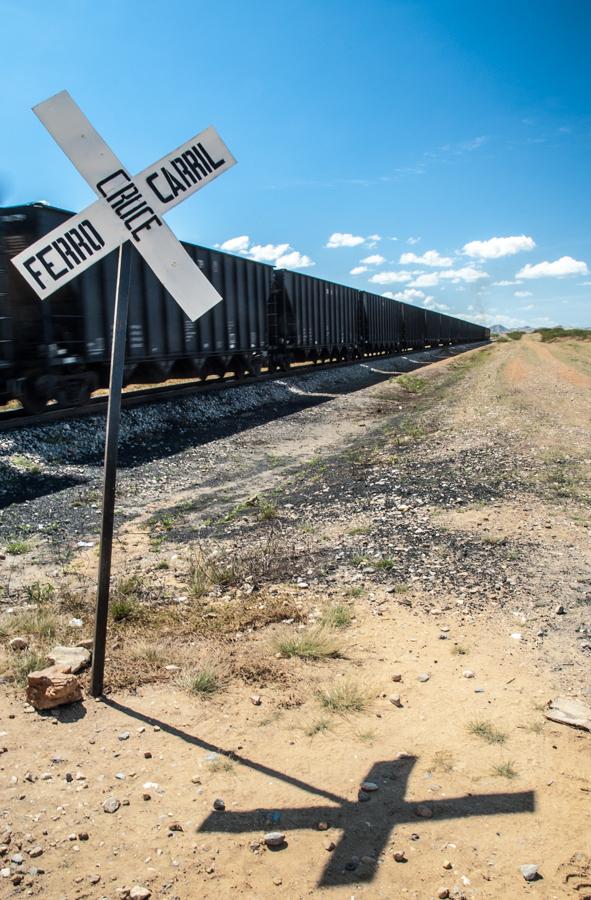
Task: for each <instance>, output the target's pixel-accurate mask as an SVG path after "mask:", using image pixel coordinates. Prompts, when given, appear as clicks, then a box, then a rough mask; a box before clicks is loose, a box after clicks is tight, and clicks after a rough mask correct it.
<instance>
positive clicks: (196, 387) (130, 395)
mask: <svg viewBox="0 0 591 900" xmlns="http://www.w3.org/2000/svg"><path fill="white" fill-rule="evenodd" d="M479 346H482V345H481V344H480V343H478V344H469V345H466V344H459V345H457V346H455V347H446V348H443V347H440V348H435V349H434V350H433V351H432V352H433V356H432V358H431V359H430V360H427V361H417V365H421V364H422V365H426V364H428V362H431V361H432V362H435V361H436V360H437V359H442V358H443V355H444V353H445V354H452V355H453V354H455V353H463V352H465V351H466V350H470V349H476V348H477V347H479ZM430 352H431V351H429V350H416V351H411V352H409V353H396V354H393V355H392V356H368V357H364V359H354V360H347V361H346V362H339V363H329V364H325V365H316V364H314V363H309V364H305V365H299V366H295V367H292V368H290V369H289V370H288V371H287V372H263V373H262V374H260V375H253V376H250V377H247V378H234V377H225V378H220V379H218V380H216V381H209V382H202V381H190V382H185V383H183V384H180V385H179V384H173V385H164V386H158V387H153V388H140V389H138V390H130V391H125V392H124V393H123V395H122V398H121V405H122V406H123V407H125V408H126V409H131V408H133V407H136V406H146V405H148V404H151V403H165V402H167V401H170V400H176V399H181V398H184V397H191V396H195V395H197V394H209V393H212V392H215V391H222V390H228V389H231V388H238V387H244V386H245V385H252V384H263V383H264V382H266V381H278V380H281V379H284V378H293V377H295V376H298V375H306V374H308V373H309V372H319V371H323V370H326V369H343V368H348V367H349V366H355V365H362V364H364V365H369V366H371V365H372V364H373V363H376V362H385V361H387V360H389V359H390V360H392V359H399V358H401V357H403V358H405V359H408V358H409V357H413V356H416V355H419V354H424V353H430ZM376 371H377V370H376ZM385 374H388V375H401V374H403V373H402V372H387V373H385ZM108 400H109V398H108V396H107V395H104V396H101V397H92V398H91V399H90V400H89V401H88V403H85V404H83V405H81V406H67V407H62V406H60V407H57V406H56V407H52V406H49V407H48V408H47V412H43V413H40V414H38V415H28V414H27V413H26V412H25V410H24V409H15V410H8V411H6V412H2V413H0V432H4V431H13V430H15V429H17V428H30V427H32V426H35V425H48V424H50V423H52V422H63V421H65V420H67V419H77V418H81V417H83V416H98V415H101V414H104V413H106V410H107V403H108Z"/></svg>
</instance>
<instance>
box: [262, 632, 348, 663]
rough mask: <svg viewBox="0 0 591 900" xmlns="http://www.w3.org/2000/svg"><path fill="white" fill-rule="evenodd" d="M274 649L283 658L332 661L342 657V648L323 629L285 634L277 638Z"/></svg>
mask: <svg viewBox="0 0 591 900" xmlns="http://www.w3.org/2000/svg"><path fill="white" fill-rule="evenodd" d="M273 648H274V650H275V652H276V653H280V654H281V656H285V657H287V658H291V657H294V656H297V657H298V658H299V659H306V660H316V659H331V658H333V659H334V658H335V657H339V656H341V647H340V645H339V643H338V642H337V641H336V640H335V638H334V637H333V635H331V634H329V633H328V632H325V631H323V630H321V629H316V630H315V631H302V632H298V633H295V634H291V633H290V632H285V633H284V634H282V635H278V636H277V637H275V639H274V641H273Z"/></svg>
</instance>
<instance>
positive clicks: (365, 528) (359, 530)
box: [347, 525, 371, 537]
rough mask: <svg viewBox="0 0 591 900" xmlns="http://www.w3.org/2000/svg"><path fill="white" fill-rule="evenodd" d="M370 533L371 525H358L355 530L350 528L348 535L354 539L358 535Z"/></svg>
mask: <svg viewBox="0 0 591 900" xmlns="http://www.w3.org/2000/svg"><path fill="white" fill-rule="evenodd" d="M370 532H371V528H370V526H369V525H356V526H355V528H349V530H348V532H347V534H350V535H351V536H352V537H354V536H355V535H357V534H369V533H370Z"/></svg>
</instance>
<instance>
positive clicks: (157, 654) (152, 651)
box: [129, 640, 168, 666]
mask: <svg viewBox="0 0 591 900" xmlns="http://www.w3.org/2000/svg"><path fill="white" fill-rule="evenodd" d="M129 653H130V656H131V657H132V659H135V660H137V661H138V662H142V663H145V664H146V665H149V666H163V665H165V663H166V662H167V660H168V655H167V653H166V651H165V650H164V648H163V647H161V646H159V645H158V644H157V643H155V642H154V641H147V640H141V641H138V642H137V643H136V644H134V645H133V646H132V647H130V650H129Z"/></svg>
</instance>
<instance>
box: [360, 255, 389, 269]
mask: <svg viewBox="0 0 591 900" xmlns="http://www.w3.org/2000/svg"><path fill="white" fill-rule="evenodd" d="M361 262H362V263H365V264H366V265H367V266H381V264H382V263H385V262H386V259H385V257H384V256H380V254H379V253H374V254H373V256H366V257H365V259H362V260H361Z"/></svg>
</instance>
